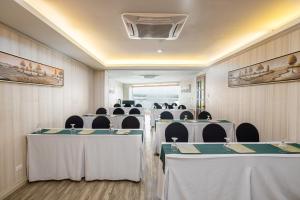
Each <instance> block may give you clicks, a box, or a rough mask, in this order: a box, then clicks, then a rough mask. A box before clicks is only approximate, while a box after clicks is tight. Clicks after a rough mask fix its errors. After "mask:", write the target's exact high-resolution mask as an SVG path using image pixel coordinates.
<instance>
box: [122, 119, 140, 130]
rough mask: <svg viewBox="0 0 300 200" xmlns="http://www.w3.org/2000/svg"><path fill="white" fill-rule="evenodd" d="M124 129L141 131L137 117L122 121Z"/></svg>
mask: <svg viewBox="0 0 300 200" xmlns="http://www.w3.org/2000/svg"><path fill="white" fill-rule="evenodd" d="M122 128H123V129H139V128H140V122H139V120H138V118H136V117H135V116H128V117H126V118H125V119H123V121H122Z"/></svg>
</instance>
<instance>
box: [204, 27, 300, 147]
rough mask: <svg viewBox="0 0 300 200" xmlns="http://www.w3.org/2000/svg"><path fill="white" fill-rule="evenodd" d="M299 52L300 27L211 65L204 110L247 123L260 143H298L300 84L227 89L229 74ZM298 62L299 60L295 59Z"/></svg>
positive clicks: (218, 116) (214, 116) (217, 116)
mask: <svg viewBox="0 0 300 200" xmlns="http://www.w3.org/2000/svg"><path fill="white" fill-rule="evenodd" d="M295 51H300V26H299V25H298V27H296V28H294V29H291V30H289V31H287V32H285V33H282V34H280V35H279V36H276V37H274V38H273V39H269V40H267V41H265V42H263V43H261V44H258V45H256V46H254V47H252V48H250V49H248V50H247V51H244V52H241V53H240V54H238V55H236V56H233V57H231V58H229V59H227V60H225V61H223V62H221V63H219V64H217V65H214V66H212V67H211V68H210V69H209V70H208V71H207V74H206V80H207V84H206V86H207V87H206V90H207V91H206V100H207V110H208V111H209V112H211V113H212V116H213V118H218V119H228V120H231V121H233V122H235V123H236V124H237V125H238V124H239V123H241V122H250V123H253V124H255V126H257V128H258V129H259V132H260V135H261V138H262V140H264V141H270V140H282V139H286V138H288V139H290V140H294V141H295V140H296V141H298V142H299V141H300V114H299V113H300V112H299V111H300V82H289V83H277V84H268V85H257V86H247V87H237V88H229V87H228V80H227V79H228V71H231V70H234V69H238V68H242V67H245V66H249V65H252V64H255V63H258V62H262V61H266V60H269V59H272V58H276V57H278V56H282V55H286V54H288V53H292V52H295ZM298 62H299V60H298Z"/></svg>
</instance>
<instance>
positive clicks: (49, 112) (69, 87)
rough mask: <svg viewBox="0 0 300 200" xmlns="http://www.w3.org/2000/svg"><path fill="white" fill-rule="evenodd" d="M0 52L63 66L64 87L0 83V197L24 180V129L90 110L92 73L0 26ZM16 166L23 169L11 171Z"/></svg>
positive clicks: (55, 124)
mask: <svg viewBox="0 0 300 200" xmlns="http://www.w3.org/2000/svg"><path fill="white" fill-rule="evenodd" d="M0 51H4V52H8V53H11V54H14V55H17V56H20V57H24V58H27V59H30V60H34V61H36V62H41V63H44V64H47V65H53V66H57V67H59V68H63V69H64V70H65V82H64V87H49V86H37V85H25V84H16V83H7V82H0V199H1V198H2V197H3V196H4V195H5V194H7V193H8V192H10V191H11V190H13V189H14V188H15V187H17V186H18V184H19V183H23V182H24V181H26V137H25V136H26V134H27V133H30V132H31V131H33V130H34V129H36V128H37V126H38V124H39V126H41V127H63V126H64V121H65V119H66V118H67V117H68V116H70V115H72V114H83V113H88V112H93V111H94V71H93V70H92V69H91V68H89V67H87V66H85V65H83V64H82V63H80V62H78V61H76V60H73V59H71V58H69V57H67V56H65V55H63V54H61V53H59V52H57V51H55V50H52V49H50V48H48V47H46V46H45V45H43V44H40V43H38V42H36V41H34V40H32V39H30V38H28V37H26V36H24V35H22V34H21V33H18V32H16V31H14V30H12V29H10V28H8V27H7V26H5V25H3V24H0ZM99 87H100V86H99ZM99 98H100V97H98V99H99ZM18 165H22V166H23V168H22V170H20V171H16V166H18Z"/></svg>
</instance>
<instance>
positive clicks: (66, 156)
mask: <svg viewBox="0 0 300 200" xmlns="http://www.w3.org/2000/svg"><path fill="white" fill-rule="evenodd" d="M27 141H28V155H27V156H28V179H29V181H30V182H31V181H40V180H62V179H71V180H75V181H80V180H81V178H82V177H86V180H88V181H89V180H104V179H107V180H123V179H126V180H132V181H139V180H140V179H141V178H142V174H143V173H142V172H143V168H142V163H143V142H142V135H54V134H53V135H50V134H49V135H45V134H42V135H40V134H30V135H28V136H27Z"/></svg>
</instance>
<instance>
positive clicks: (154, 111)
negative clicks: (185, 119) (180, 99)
mask: <svg viewBox="0 0 300 200" xmlns="http://www.w3.org/2000/svg"><path fill="white" fill-rule="evenodd" d="M164 111H168V112H170V113H172V115H173V118H174V119H180V114H181V113H182V112H184V111H190V112H191V113H193V115H194V117H195V118H196V116H195V110H193V109H180V110H178V109H152V110H151V115H150V124H151V126H152V127H153V126H155V120H158V119H160V114H161V113H162V112H164Z"/></svg>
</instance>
